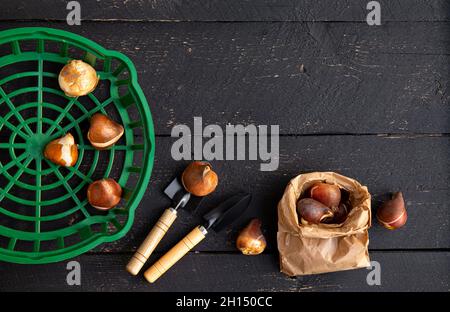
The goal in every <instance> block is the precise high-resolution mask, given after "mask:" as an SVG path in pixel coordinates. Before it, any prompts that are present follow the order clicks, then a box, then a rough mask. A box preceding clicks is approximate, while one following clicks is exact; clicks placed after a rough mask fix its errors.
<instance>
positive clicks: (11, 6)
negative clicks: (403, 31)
mask: <svg viewBox="0 0 450 312" xmlns="http://www.w3.org/2000/svg"><path fill="white" fill-rule="evenodd" d="M368 2H369V1H366V0H356V1H355V0H337V1H332V2H330V1H317V0H300V1H299V0H276V1H275V0H257V1H241V0H227V1H221V0H213V1H202V0H191V1H177V0H164V1H157V0H156V1H148V0H133V1H123V0H101V1H99V0H97V1H80V3H81V9H82V11H81V12H82V19H85V20H134V21H357V22H363V21H365V19H366V14H367V12H368V11H367V10H366V5H367V3H368ZM379 2H380V5H381V8H382V20H383V21H405V20H407V21H430V20H431V21H448V20H449V3H448V2H447V1H445V0H430V1H426V0H412V1H411V0H400V1H389V0H380V1H379ZM66 5H67V1H64V0H53V1H39V2H37V1H25V0H19V1H7V2H5V3H4V4H3V9H2V11H1V12H0V19H5V20H14V19H45V20H65V19H66V15H67V12H68V11H67V10H66Z"/></svg>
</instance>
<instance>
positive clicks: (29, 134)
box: [0, 27, 155, 264]
mask: <svg viewBox="0 0 450 312" xmlns="http://www.w3.org/2000/svg"><path fill="white" fill-rule="evenodd" d="M71 59H83V60H84V61H85V62H88V63H90V64H91V65H92V66H94V68H95V69H96V70H97V73H98V74H99V76H100V82H99V85H98V86H97V88H96V89H95V90H94V91H93V92H92V93H91V94H89V95H87V96H83V97H78V98H70V97H67V96H65V95H64V93H63V92H62V91H61V89H60V88H59V86H58V74H59V71H60V70H61V68H62V67H63V66H64V64H66V63H67V61H69V60H71ZM96 112H101V113H103V114H106V115H108V116H110V118H111V119H113V120H115V121H117V122H119V123H121V124H122V125H123V126H124V128H125V133H124V135H123V137H122V138H121V139H120V140H119V142H117V143H116V144H115V145H114V146H113V147H111V148H110V149H108V150H103V151H98V150H95V149H94V148H93V147H92V146H91V145H90V144H89V141H88V140H87V138H86V134H87V130H88V128H89V117H90V116H91V115H93V114H94V113H96ZM68 132H70V133H71V134H72V135H73V136H74V137H75V140H76V142H77V144H78V148H79V157H78V161H77V163H76V165H75V166H74V167H60V166H57V165H54V164H52V163H51V162H49V161H48V160H46V159H45V158H43V155H42V150H43V148H44V147H45V145H46V144H47V143H48V142H49V141H51V140H52V139H55V138H57V137H60V136H62V135H64V134H66V133H68ZM154 142H155V138H154V131H153V122H152V119H151V114H150V110H149V107H148V104H147V101H146V99H145V97H144V94H143V92H142V90H141V88H140V87H139V85H138V83H137V73H136V69H135V67H134V65H133V63H132V62H131V61H130V60H129V59H128V58H127V57H126V56H124V55H123V54H121V53H119V52H116V51H110V50H107V49H104V48H103V47H101V46H100V45H98V44H96V43H95V42H93V41H91V40H88V39H86V38H84V37H81V36H79V35H75V34H73V33H70V32H66V31H62V30H56V29H51V28H39V27H37V28H35V27H32V28H18V29H12V30H7V31H2V32H0V260H3V261H9V262H16V263H29V264H31V263H49V262H56V261H61V260H65V259H68V258H71V257H74V256H77V255H80V254H82V253H84V252H86V251H88V250H90V249H92V248H94V247H96V246H97V245H99V244H100V243H103V242H112V241H114V240H117V239H119V238H121V237H123V236H124V235H125V234H126V233H127V231H128V230H129V229H130V228H131V225H132V223H133V219H134V211H135V209H136V207H137V205H138V203H139V201H140V200H141V199H142V196H143V194H144V192H145V189H146V187H147V184H148V181H149V179H150V174H151V170H152V166H153V159H154V147H155V146H154V144H155V143H154ZM103 177H111V178H114V179H115V180H116V181H117V182H118V183H119V184H120V185H121V186H122V188H123V200H122V201H121V203H120V204H119V205H118V206H116V207H115V208H113V209H111V210H109V211H107V212H101V211H98V210H96V209H94V208H93V207H91V206H90V205H89V203H88V202H87V199H86V189H87V186H88V185H89V183H91V182H92V181H94V180H97V179H100V178H103Z"/></svg>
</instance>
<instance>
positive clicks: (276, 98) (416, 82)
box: [0, 22, 450, 135]
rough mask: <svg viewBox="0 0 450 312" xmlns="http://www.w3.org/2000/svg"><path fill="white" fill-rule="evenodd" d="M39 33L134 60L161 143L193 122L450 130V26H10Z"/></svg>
mask: <svg viewBox="0 0 450 312" xmlns="http://www.w3.org/2000/svg"><path fill="white" fill-rule="evenodd" d="M33 25H41V26H54V27H57V28H64V29H67V30H70V31H73V32H76V33H80V34H82V35H84V36H86V37H88V38H91V39H93V40H95V41H97V42H99V43H100V44H102V45H103V46H105V47H107V48H109V49H115V50H119V51H121V52H124V53H125V54H127V55H128V56H129V57H131V59H132V60H133V61H134V63H135V64H136V67H137V70H138V74H139V81H140V84H141V86H142V87H143V89H144V93H145V95H146V96H147V98H148V100H149V103H150V106H151V110H152V113H153V118H154V119H153V120H154V122H155V129H156V133H157V134H164V135H167V134H170V131H171V129H172V127H173V126H174V125H175V124H188V125H190V126H192V123H193V119H192V118H193V116H202V117H203V122H204V124H219V125H222V126H224V125H226V124H227V123H231V124H237V123H239V124H250V123H255V124H279V125H280V132H281V133H282V134H320V133H351V134H361V133H364V134H367V133H369V134H374V133H450V123H449V122H448V121H449V116H450V106H449V105H448V101H449V95H450V94H449V92H448V84H447V82H448V79H449V72H448V70H447V68H448V65H449V61H450V53H449V52H450V43H449V41H448V39H447V38H450V25H449V24H447V23H390V24H386V25H384V26H381V27H369V26H367V25H358V24H355V23H275V24H272V23H111V24H104V23H85V24H83V25H82V26H79V27H69V26H67V25H65V24H63V23H53V24H49V23H34V22H33V23H13V22H9V23H6V24H5V23H0V29H6V28H11V27H20V26H33ZM123 34H126V36H124V35H123ZM411 34H414V35H413V36H412V35H411ZM302 65H303V71H304V72H302ZM268 112H270V114H268Z"/></svg>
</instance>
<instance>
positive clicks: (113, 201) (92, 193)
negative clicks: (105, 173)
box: [87, 178, 122, 210]
mask: <svg viewBox="0 0 450 312" xmlns="http://www.w3.org/2000/svg"><path fill="white" fill-rule="evenodd" d="M121 196H122V188H121V187H120V185H119V184H118V183H117V182H116V181H115V180H114V179H111V178H107V179H101V180H97V181H94V182H92V183H91V184H90V185H89V187H88V189H87V198H88V202H89V204H91V206H92V207H94V208H97V209H99V210H108V209H111V208H113V207H114V206H116V205H117V204H118V203H119V202H120V198H121Z"/></svg>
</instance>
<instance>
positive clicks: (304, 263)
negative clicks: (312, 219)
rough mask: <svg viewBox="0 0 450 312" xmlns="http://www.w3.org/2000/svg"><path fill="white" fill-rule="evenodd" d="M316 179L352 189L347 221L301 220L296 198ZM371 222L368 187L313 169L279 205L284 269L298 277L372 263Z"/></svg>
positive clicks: (292, 184) (291, 185) (298, 179)
mask: <svg viewBox="0 0 450 312" xmlns="http://www.w3.org/2000/svg"><path fill="white" fill-rule="evenodd" d="M316 182H326V183H330V184H336V185H338V186H339V187H341V188H343V189H345V190H347V191H348V192H349V194H350V198H349V199H350V203H351V206H352V209H351V211H350V213H349V215H348V217H347V219H346V220H345V222H344V223H342V224H308V225H304V224H302V223H301V222H299V221H300V220H299V217H298V215H297V210H296V204H297V200H298V199H299V198H300V196H301V195H302V194H303V192H304V191H306V190H308V189H309V188H310V187H311V186H312V185H313V184H314V183H316ZM370 225H371V211H370V194H369V192H368V190H367V187H365V186H362V185H361V184H360V183H358V182H357V181H356V180H353V179H350V178H347V177H345V176H342V175H339V174H337V173H334V172H312V173H306V174H301V175H299V176H297V177H295V178H294V179H292V180H291V181H290V182H289V184H288V186H287V187H286V190H285V191H284V194H283V197H282V198H281V200H280V202H279V204H278V233H277V243H278V250H279V252H280V270H281V272H283V273H285V274H287V275H290V276H295V275H306V274H316V273H325V272H333V271H343V270H350V269H356V268H362V267H368V266H370V260H369V251H368V246H369V234H368V229H369V227H370Z"/></svg>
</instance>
